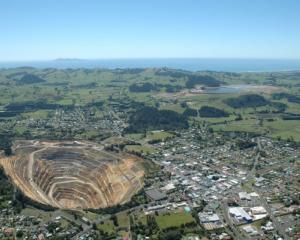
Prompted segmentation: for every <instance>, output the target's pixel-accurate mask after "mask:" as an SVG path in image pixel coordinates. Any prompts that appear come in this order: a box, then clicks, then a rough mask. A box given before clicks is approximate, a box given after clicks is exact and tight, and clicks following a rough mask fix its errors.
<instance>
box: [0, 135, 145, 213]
mask: <svg viewBox="0 0 300 240" xmlns="http://www.w3.org/2000/svg"><path fill="white" fill-rule="evenodd" d="M14 148H15V149H14V152H15V154H14V156H12V157H10V158H6V159H4V158H3V159H1V160H0V163H1V164H2V165H3V167H4V169H5V172H6V173H7V175H9V176H10V178H11V179H12V181H13V182H14V184H15V185H17V186H18V187H19V188H20V190H21V191H22V192H23V193H24V194H25V195H26V196H28V197H29V198H31V199H33V200H35V201H37V202H39V203H42V204H46V205H51V206H53V207H57V208H62V209H88V208H104V207H108V206H113V205H116V204H121V203H124V202H126V201H128V200H129V199H130V198H131V197H132V195H134V194H135V193H136V192H137V191H138V190H139V189H141V187H142V186H143V177H144V170H143V164H142V159H140V158H137V157H136V156H132V155H129V154H126V153H118V154H117V153H111V152H106V151H105V150H104V149H103V146H101V145H97V144H93V143H90V142H40V141H19V142H16V143H15V146H14Z"/></svg>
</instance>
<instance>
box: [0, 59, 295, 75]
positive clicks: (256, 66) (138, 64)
mask: <svg viewBox="0 0 300 240" xmlns="http://www.w3.org/2000/svg"><path fill="white" fill-rule="evenodd" d="M24 66H27V67H36V68H60V69H64V68H109V69H115V68H148V67H168V68H174V69H184V70H189V71H203V70H210V71H225V72H269V71H293V70H300V59H225V58H223V59H216V58H148V59H142V58H140V59H94V60H89V59H86V60H82V59H57V60H51V61H50V60H49V61H11V62H5V61H0V68H14V67H24Z"/></svg>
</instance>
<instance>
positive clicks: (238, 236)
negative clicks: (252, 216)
mask: <svg viewBox="0 0 300 240" xmlns="http://www.w3.org/2000/svg"><path fill="white" fill-rule="evenodd" d="M221 209H222V211H223V216H224V219H225V221H226V223H227V224H228V226H230V228H231V230H232V231H233V237H234V239H237V240H244V239H246V238H245V236H243V235H242V234H241V233H240V231H239V230H238V229H237V227H236V226H235V225H234V224H233V222H232V220H231V218H230V216H229V212H228V205H227V203H226V202H225V200H224V201H222V203H221Z"/></svg>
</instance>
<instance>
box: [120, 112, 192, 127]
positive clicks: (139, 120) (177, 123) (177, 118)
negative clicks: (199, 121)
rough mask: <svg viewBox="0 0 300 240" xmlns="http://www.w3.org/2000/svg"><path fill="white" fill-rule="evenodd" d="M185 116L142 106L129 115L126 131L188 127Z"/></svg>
mask: <svg viewBox="0 0 300 240" xmlns="http://www.w3.org/2000/svg"><path fill="white" fill-rule="evenodd" d="M188 126H189V125H188V120H187V117H185V116H183V115H181V114H179V113H177V112H174V111H171V110H158V109H157V108H154V107H142V108H140V109H138V110H136V111H135V112H134V113H132V114H131V115H130V117H129V127H127V129H126V132H130V133H137V132H144V131H146V130H169V131H170V130H176V129H184V128H188Z"/></svg>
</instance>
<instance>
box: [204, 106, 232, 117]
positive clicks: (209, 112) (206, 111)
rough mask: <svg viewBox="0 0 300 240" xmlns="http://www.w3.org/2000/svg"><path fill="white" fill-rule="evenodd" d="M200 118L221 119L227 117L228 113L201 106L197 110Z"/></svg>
mask: <svg viewBox="0 0 300 240" xmlns="http://www.w3.org/2000/svg"><path fill="white" fill-rule="evenodd" d="M199 115H200V117H206V118H221V117H229V113H228V112H226V111H224V110H221V109H218V108H215V107H209V106H203V107H201V108H200V110H199Z"/></svg>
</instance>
